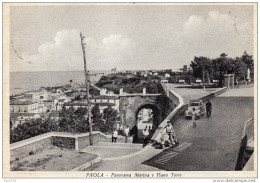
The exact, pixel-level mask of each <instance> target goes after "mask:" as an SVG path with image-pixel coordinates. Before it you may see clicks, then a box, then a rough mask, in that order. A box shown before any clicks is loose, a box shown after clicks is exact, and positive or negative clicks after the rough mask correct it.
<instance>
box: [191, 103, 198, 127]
mask: <svg viewBox="0 0 260 183" xmlns="http://www.w3.org/2000/svg"><path fill="white" fill-rule="evenodd" d="M191 115H192V123H193V128H195V127H196V126H197V124H196V109H195V108H193V109H192V111H191Z"/></svg>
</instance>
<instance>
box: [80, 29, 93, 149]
mask: <svg viewBox="0 0 260 183" xmlns="http://www.w3.org/2000/svg"><path fill="white" fill-rule="evenodd" d="M84 38H85V37H84V36H83V35H82V34H81V33H80V39H81V47H82V52H83V60H84V72H85V84H86V92H87V102H88V121H89V144H90V145H93V137H92V118H91V117H92V116H91V109H90V99H89V83H90V78H89V73H88V70H87V63H86V53H85V45H86V44H85V43H84Z"/></svg>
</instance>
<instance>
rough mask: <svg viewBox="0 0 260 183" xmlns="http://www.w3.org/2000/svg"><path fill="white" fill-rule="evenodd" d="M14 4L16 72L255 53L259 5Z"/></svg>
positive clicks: (141, 66) (153, 64)
mask: <svg viewBox="0 0 260 183" xmlns="http://www.w3.org/2000/svg"><path fill="white" fill-rule="evenodd" d="M43 5H44V4H41V6H12V7H11V9H10V66H11V67H10V68H11V69H10V71H11V72H17V71H81V70H83V55H82V48H81V42H80V32H81V33H82V34H83V35H84V36H85V39H84V42H85V43H86V49H85V50H86V58H87V67H88V69H89V70H110V69H112V68H114V67H116V68H117V69H118V70H147V69H175V68H181V67H183V65H184V64H186V65H189V64H190V62H191V60H192V59H193V58H194V56H206V57H209V58H216V57H218V56H219V55H220V54H221V53H226V54H227V55H228V56H229V57H236V56H241V55H242V54H243V52H244V51H247V52H248V53H249V54H252V55H253V51H254V44H253V42H254V40H253V39H254V37H253V35H254V33H253V31H254V13H253V6H252V5H227V4H226V5H218V6H217V5H193V6H192V5H176V4H171V5H169V4H168V5H166V4H165V5H159V4H155V5H150V6H148V5H144V4H141V5H140V4H139V5H136V4H129V5H127V6H126V4H113V5H109V6H107V5H94V4H92V5H87V4H85V5H84V6H79V5H77V4H75V6H71V5H63V6H53V5H52V6H43Z"/></svg>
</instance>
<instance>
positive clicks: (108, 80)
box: [96, 73, 162, 94]
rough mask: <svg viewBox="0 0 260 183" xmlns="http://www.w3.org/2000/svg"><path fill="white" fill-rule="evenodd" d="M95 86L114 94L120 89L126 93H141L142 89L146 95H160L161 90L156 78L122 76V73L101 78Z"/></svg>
mask: <svg viewBox="0 0 260 183" xmlns="http://www.w3.org/2000/svg"><path fill="white" fill-rule="evenodd" d="M96 86H98V87H102V88H107V89H108V90H111V91H113V92H114V93H116V94H119V90H120V88H123V89H124V92H127V93H142V91H143V88H146V92H147V93H161V92H162V88H161V85H160V83H159V77H157V76H147V77H142V76H134V75H124V74H122V73H118V74H110V75H107V76H103V77H102V78H101V79H100V80H99V81H98V82H97V83H96Z"/></svg>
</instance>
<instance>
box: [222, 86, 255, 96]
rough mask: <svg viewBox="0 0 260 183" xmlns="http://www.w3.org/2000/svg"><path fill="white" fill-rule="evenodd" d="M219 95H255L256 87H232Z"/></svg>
mask: <svg viewBox="0 0 260 183" xmlns="http://www.w3.org/2000/svg"><path fill="white" fill-rule="evenodd" d="M219 97H254V87H250V88H234V89H230V90H228V91H226V92H225V93H222V94H221V95H219Z"/></svg>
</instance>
